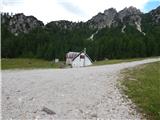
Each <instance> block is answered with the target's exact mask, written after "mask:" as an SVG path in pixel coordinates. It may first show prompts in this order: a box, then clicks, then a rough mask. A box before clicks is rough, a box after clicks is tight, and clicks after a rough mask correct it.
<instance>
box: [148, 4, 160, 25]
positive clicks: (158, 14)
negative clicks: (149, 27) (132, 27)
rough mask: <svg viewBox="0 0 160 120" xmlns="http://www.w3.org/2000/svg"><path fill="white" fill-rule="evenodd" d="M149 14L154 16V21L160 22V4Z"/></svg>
mask: <svg viewBox="0 0 160 120" xmlns="http://www.w3.org/2000/svg"><path fill="white" fill-rule="evenodd" d="M149 14H150V15H151V16H152V21H153V22H155V23H160V6H159V7H157V8H156V9H154V10H152V11H151V12H150V13H149Z"/></svg>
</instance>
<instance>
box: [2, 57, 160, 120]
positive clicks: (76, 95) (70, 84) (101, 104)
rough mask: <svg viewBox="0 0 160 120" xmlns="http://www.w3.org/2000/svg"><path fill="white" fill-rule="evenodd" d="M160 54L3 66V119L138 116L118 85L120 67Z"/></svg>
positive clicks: (72, 119)
mask: <svg viewBox="0 0 160 120" xmlns="http://www.w3.org/2000/svg"><path fill="white" fill-rule="evenodd" d="M154 61H160V58H156V59H146V60H142V61H136V62H130V63H121V64H114V65H105V66H94V67H85V68H70V69H34V70H2V119H3V120H7V119H9V120H11V119H16V120H26V119H27V120H28V119H31V120H32V119H34V120H44V119H45V120H51V119H58V120H64V119H69V120H75V119H76V120H77V119H81V120H82V119H103V120H104V119H105V120H106V119H111V120H128V119H132V120H139V119H142V116H141V115H140V114H139V113H137V112H136V111H135V109H134V107H133V104H132V102H131V101H130V100H126V99H125V98H124V97H123V95H122V94H121V92H120V91H119V89H118V88H117V80H118V76H119V74H120V70H122V69H124V68H130V67H134V66H137V65H140V64H144V63H149V62H154Z"/></svg>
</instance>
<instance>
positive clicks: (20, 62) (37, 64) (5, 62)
mask: <svg viewBox="0 0 160 120" xmlns="http://www.w3.org/2000/svg"><path fill="white" fill-rule="evenodd" d="M60 67H64V63H63V62H59V63H54V62H53V61H46V60H40V59H22V58H19V59H1V68H2V69H15V68H18V69H33V68H60Z"/></svg>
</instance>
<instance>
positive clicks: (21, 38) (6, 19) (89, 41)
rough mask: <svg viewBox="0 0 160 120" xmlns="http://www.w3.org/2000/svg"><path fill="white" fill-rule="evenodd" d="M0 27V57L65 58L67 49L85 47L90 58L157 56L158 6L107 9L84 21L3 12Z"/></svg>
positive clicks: (159, 46) (159, 44) (159, 38)
mask: <svg viewBox="0 0 160 120" xmlns="http://www.w3.org/2000/svg"><path fill="white" fill-rule="evenodd" d="M1 15H2V14H1ZM13 18H14V19H13ZM28 18H29V19H28ZM1 26H2V27H1V28H2V41H1V45H2V50H1V51H2V52H1V53H2V58H15V57H31V58H42V59H48V60H53V59H55V58H59V59H60V60H64V59H65V54H66V53H67V52H69V51H77V52H78V51H81V50H83V49H84V48H87V53H88V55H89V56H90V57H91V58H92V59H93V60H102V59H105V58H109V59H117V58H133V57H150V56H158V55H160V7H158V8H156V9H154V10H152V11H150V12H149V13H145V14H144V13H142V12H141V11H140V10H138V9H136V8H134V7H129V8H125V9H123V10H121V11H119V12H117V11H116V10H115V9H114V8H110V9H107V10H105V11H104V13H98V14H97V15H95V16H93V17H92V18H91V19H90V20H88V21H86V22H78V23H77V22H71V21H66V20H61V21H52V22H50V23H48V24H46V25H44V24H43V22H41V21H39V20H38V19H36V18H35V17H33V16H29V17H27V16H25V15H24V14H18V15H13V16H10V15H7V14H3V15H2V24H1Z"/></svg>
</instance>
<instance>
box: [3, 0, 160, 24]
mask: <svg viewBox="0 0 160 120" xmlns="http://www.w3.org/2000/svg"><path fill="white" fill-rule="evenodd" d="M0 5H1V6H0V9H1V11H2V12H9V13H13V14H15V13H24V14H25V15H33V16H35V17H36V18H37V19H39V20H41V21H43V22H44V23H45V24H46V23H48V22H51V21H56V20H69V21H73V22H78V21H87V20H89V19H91V18H92V17H93V16H95V15H96V14H97V13H99V12H104V10H105V9H108V8H111V7H112V8H115V9H116V10H117V11H120V10H122V9H123V8H125V7H129V6H134V7H136V8H138V9H140V10H141V11H142V12H148V11H150V10H152V9H154V8H156V7H157V6H159V5H160V0H1V3H0Z"/></svg>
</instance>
